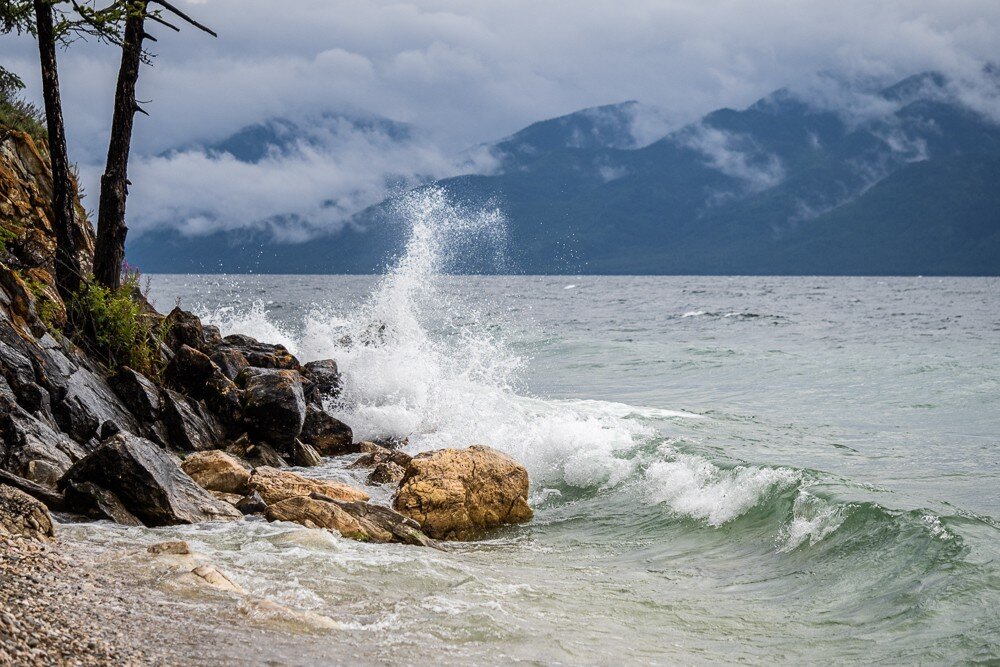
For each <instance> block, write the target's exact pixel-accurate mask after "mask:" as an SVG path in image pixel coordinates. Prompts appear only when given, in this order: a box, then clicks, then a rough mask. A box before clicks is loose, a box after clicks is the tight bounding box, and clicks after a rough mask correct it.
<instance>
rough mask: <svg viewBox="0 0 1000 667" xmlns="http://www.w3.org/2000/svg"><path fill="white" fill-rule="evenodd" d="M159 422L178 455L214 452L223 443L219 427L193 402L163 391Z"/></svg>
mask: <svg viewBox="0 0 1000 667" xmlns="http://www.w3.org/2000/svg"><path fill="white" fill-rule="evenodd" d="M163 422H164V423H165V424H166V426H167V434H168V435H169V437H170V442H171V443H172V444H173V445H174V447H176V448H177V449H180V450H182V451H188V452H194V451H203V450H208V449H216V448H217V447H218V446H219V444H220V443H221V442H222V441H223V440H225V435H226V434H225V429H224V428H223V426H222V424H221V423H219V421H218V420H217V419H216V418H215V416H214V415H212V414H211V413H210V412H208V411H207V410H206V409H204V408H203V407H202V406H201V404H200V403H198V402H197V401H192V400H189V399H188V398H187V397H186V396H184V395H183V394H180V393H178V392H176V391H172V390H170V389H164V390H163Z"/></svg>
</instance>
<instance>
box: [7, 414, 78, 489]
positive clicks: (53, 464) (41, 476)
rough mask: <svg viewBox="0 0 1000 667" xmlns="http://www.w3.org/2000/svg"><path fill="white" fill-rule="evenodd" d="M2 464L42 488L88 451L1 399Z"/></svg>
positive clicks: (50, 483)
mask: <svg viewBox="0 0 1000 667" xmlns="http://www.w3.org/2000/svg"><path fill="white" fill-rule="evenodd" d="M0 436H2V437H0V462H2V465H3V466H4V467H5V468H7V469H8V470H10V471H12V472H14V473H16V474H18V475H21V476H22V477H27V478H28V479H30V480H32V481H35V482H38V483H39V484H48V485H50V486H51V485H52V481H53V480H52V477H53V474H54V473H58V474H57V475H56V477H57V478H58V477H59V476H61V475H62V474H63V473H64V472H66V471H67V470H69V467H70V466H71V465H73V462H74V461H76V460H78V459H80V458H82V457H83V456H85V455H86V453H87V452H86V450H85V449H84V448H83V447H82V446H81V445H80V444H78V443H77V442H76V441H74V440H71V439H70V438H68V437H66V436H65V435H63V434H62V433H60V432H59V431H56V430H55V429H53V428H52V427H51V426H49V424H47V423H46V422H44V421H42V420H41V419H39V418H38V417H35V416H34V415H31V414H28V413H27V412H26V411H25V410H24V409H22V408H21V407H20V406H18V405H17V404H15V403H13V402H12V401H10V400H9V399H4V398H2V397H0Z"/></svg>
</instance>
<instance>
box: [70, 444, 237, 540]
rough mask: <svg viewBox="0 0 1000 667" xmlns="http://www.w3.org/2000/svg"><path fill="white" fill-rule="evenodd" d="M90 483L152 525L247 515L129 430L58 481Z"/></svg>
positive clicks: (227, 518) (75, 466)
mask: <svg viewBox="0 0 1000 667" xmlns="http://www.w3.org/2000/svg"><path fill="white" fill-rule="evenodd" d="M85 482H91V483H93V484H94V485H96V486H98V487H100V488H102V489H105V490H107V491H110V492H111V493H113V494H115V496H117V497H118V499H119V500H121V502H122V504H123V505H124V506H125V508H126V509H127V510H128V511H129V512H130V513H132V514H134V515H135V516H136V517H138V518H139V519H140V520H141V521H142V522H143V523H144V524H146V525H147V526H167V525H176V524H184V523H198V522H201V521H227V520H233V519H238V518H241V517H242V514H240V513H239V512H238V511H236V510H235V509H234V508H233V507H231V506H229V505H227V504H226V503H222V502H220V501H218V500H216V499H215V498H213V497H212V495H211V494H209V493H208V492H207V491H205V490H204V489H202V488H201V487H200V486H198V485H197V484H195V482H194V480H192V479H191V478H190V477H189V476H188V475H187V474H186V473H185V472H184V471H183V470H181V468H180V466H179V465H177V463H176V462H175V461H174V459H173V458H171V457H170V455H169V454H167V453H166V452H164V451H163V450H162V449H160V448H159V447H158V446H156V444H154V443H152V442H150V441H149V440H146V439H144V438H140V437H137V436H134V435H131V434H128V433H119V434H117V435H115V436H113V437H111V438H110V439H108V440H107V441H105V442H104V443H102V444H101V446H100V447H98V448H97V449H96V450H95V451H93V452H91V453H90V454H88V455H87V456H86V457H84V458H83V459H81V460H80V461H78V462H76V463H75V464H74V465H73V467H72V468H70V469H69V471H67V473H66V474H65V475H64V476H63V478H62V479H61V480H60V482H59V486H60V488H62V489H65V488H67V487H68V486H70V485H71V484H83V483H85Z"/></svg>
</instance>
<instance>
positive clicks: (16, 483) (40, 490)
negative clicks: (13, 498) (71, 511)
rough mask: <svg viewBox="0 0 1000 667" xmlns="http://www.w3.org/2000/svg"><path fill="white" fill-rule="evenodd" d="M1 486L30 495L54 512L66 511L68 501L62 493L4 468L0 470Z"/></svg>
mask: <svg viewBox="0 0 1000 667" xmlns="http://www.w3.org/2000/svg"><path fill="white" fill-rule="evenodd" d="M0 484H6V485H7V486H12V487H14V488H15V489H17V490H18V491H22V492H24V493H26V494H28V495H29V496H31V497H32V498H34V499H35V500H38V501H40V502H41V503H42V504H43V505H45V506H46V507H48V508H49V509H50V510H52V511H54V512H61V511H63V510H65V509H66V499H65V497H64V496H63V495H62V494H61V493H58V492H56V491H53V490H52V489H51V488H48V487H45V486H42V485H41V484H37V483H35V482H33V481H31V480H30V479H25V478H24V477H20V476H19V475H15V474H14V473H12V472H10V471H8V470H3V469H2V468H0Z"/></svg>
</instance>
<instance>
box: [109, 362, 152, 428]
mask: <svg viewBox="0 0 1000 667" xmlns="http://www.w3.org/2000/svg"><path fill="white" fill-rule="evenodd" d="M108 382H109V384H110V385H111V388H112V389H113V390H114V392H115V393H116V394H117V395H118V398H120V399H121V400H122V402H123V403H125V405H126V406H128V408H129V410H131V411H132V414H134V415H135V416H136V417H138V418H139V419H141V420H143V421H146V422H154V421H156V420H157V419H159V418H160V411H161V410H162V409H163V401H161V400H160V390H159V389H158V388H157V386H156V385H155V384H153V383H152V381H151V380H150V379H149V378H147V377H146V376H145V375H143V374H141V373H137V372H136V371H134V370H132V369H131V368H129V367H128V366H125V367H123V368H122V369H121V370H119V371H118V372H117V373H115V374H114V375H113V376H111V378H110V379H109V381H108Z"/></svg>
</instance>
